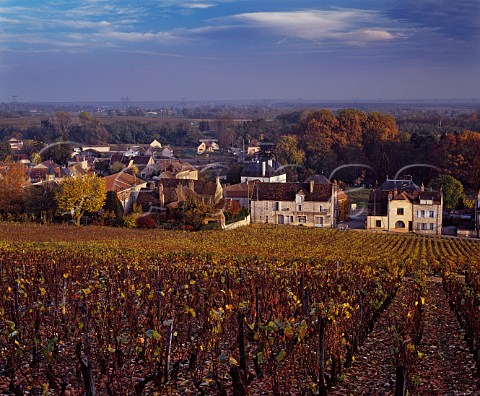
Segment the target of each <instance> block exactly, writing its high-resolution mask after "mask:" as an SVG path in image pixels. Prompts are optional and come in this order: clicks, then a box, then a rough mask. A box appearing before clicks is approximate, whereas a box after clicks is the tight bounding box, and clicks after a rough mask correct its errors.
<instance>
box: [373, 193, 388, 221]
mask: <svg viewBox="0 0 480 396" xmlns="http://www.w3.org/2000/svg"><path fill="white" fill-rule="evenodd" d="M389 193H390V191H382V190H371V191H370V196H369V197H368V216H387V215H388V194H389Z"/></svg>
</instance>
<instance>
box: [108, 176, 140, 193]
mask: <svg viewBox="0 0 480 396" xmlns="http://www.w3.org/2000/svg"><path fill="white" fill-rule="evenodd" d="M146 183H147V182H146V181H145V180H142V179H140V178H139V177H134V176H132V175H130V174H128V173H125V172H119V173H115V174H113V175H110V176H107V177H105V184H106V188H107V191H116V192H120V191H125V190H128V189H130V188H132V187H135V186H139V185H142V184H145V185H146Z"/></svg>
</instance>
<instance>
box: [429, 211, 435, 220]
mask: <svg viewBox="0 0 480 396" xmlns="http://www.w3.org/2000/svg"><path fill="white" fill-rule="evenodd" d="M430 217H432V218H433V217H435V212H434V211H433V210H431V211H430Z"/></svg>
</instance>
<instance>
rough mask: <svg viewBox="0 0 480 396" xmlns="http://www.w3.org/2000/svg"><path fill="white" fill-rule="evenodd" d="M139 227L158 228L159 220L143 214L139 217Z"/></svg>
mask: <svg viewBox="0 0 480 396" xmlns="http://www.w3.org/2000/svg"><path fill="white" fill-rule="evenodd" d="M137 227H138V228H157V222H156V221H155V219H154V218H153V217H152V216H141V217H139V218H138V219H137Z"/></svg>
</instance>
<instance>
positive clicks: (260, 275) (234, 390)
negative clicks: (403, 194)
mask: <svg viewBox="0 0 480 396" xmlns="http://www.w3.org/2000/svg"><path fill="white" fill-rule="evenodd" d="M0 240H1V241H2V242H0V393H1V394H12V395H25V394H32V395H47V394H48V395H83V394H86V395H189V394H190V395H235V396H241V395H326V394H338V395H342V394H347V395H348V394H378V395H381V394H393V393H395V395H405V394H407V392H408V394H472V395H473V394H478V392H479V388H478V386H479V384H480V382H479V380H478V377H477V374H478V373H479V372H480V310H479V307H480V264H479V263H480V245H479V243H478V242H477V241H473V240H460V239H443V238H434V237H425V236H423V237H422V236H405V235H402V236H400V235H385V234H371V233H364V232H354V231H340V230H320V229H306V228H301V227H298V228H296V227H295V228H294V227H246V228H242V229H237V230H234V231H229V232H221V231H209V232H199V233H189V232H180V231H179V232H177V231H156V230H153V231H152V230H145V231H132V230H121V229H109V228H102V227H98V228H96V227H85V228H80V229H79V228H75V227H68V226H61V227H53V226H51V227H41V226H33V227H28V228H27V226H25V225H15V224H2V225H0ZM442 304H443V305H442ZM460 326H461V327H462V328H463V330H460ZM448 337H450V338H448ZM447 344H448V345H447ZM440 352H442V353H440ZM450 355H451V356H450ZM437 366H438V367H437ZM435 370H443V372H442V373H441V374H442V376H444V377H445V378H441V379H440V380H439V379H438V376H435V375H434V373H435Z"/></svg>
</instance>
